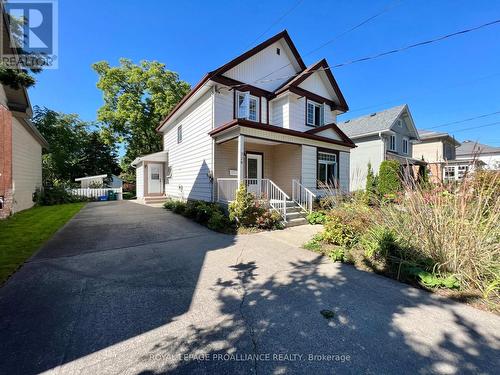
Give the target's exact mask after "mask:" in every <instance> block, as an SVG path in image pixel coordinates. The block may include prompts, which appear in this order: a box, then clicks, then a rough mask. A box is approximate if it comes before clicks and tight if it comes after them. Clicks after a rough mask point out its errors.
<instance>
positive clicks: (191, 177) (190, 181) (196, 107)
mask: <svg viewBox="0 0 500 375" xmlns="http://www.w3.org/2000/svg"><path fill="white" fill-rule="evenodd" d="M181 122H182V132H183V141H182V143H180V144H177V132H176V131H172V130H175V129H176V125H177V124H179V123H181ZM210 130H212V96H211V92H207V93H206V94H205V95H203V96H202V97H201V98H200V99H198V100H197V101H196V102H195V103H194V104H193V105H192V106H191V107H190V108H188V109H187V110H185V112H184V113H183V114H182V115H181V116H180V117H179V119H178V120H177V123H174V124H173V125H171V126H169V127H168V128H167V133H166V134H165V135H164V150H168V152H169V167H170V168H171V174H172V176H171V177H170V178H169V179H168V184H166V185H165V193H166V194H167V196H171V197H175V198H180V199H201V200H206V201H210V200H211V198H212V186H211V182H210V179H209V176H208V174H209V173H210V171H211V170H212V165H211V164H212V138H211V137H210V136H209V135H208V132H210Z"/></svg>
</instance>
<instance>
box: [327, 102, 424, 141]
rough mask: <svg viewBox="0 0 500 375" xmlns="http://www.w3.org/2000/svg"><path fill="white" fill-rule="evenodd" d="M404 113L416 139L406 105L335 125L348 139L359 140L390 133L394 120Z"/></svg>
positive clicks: (415, 130) (415, 131)
mask: <svg viewBox="0 0 500 375" xmlns="http://www.w3.org/2000/svg"><path fill="white" fill-rule="evenodd" d="M405 112H406V113H407V114H408V117H409V120H410V121H409V122H410V125H411V126H412V127H413V128H414V133H415V135H416V138H417V139H418V138H419V137H418V131H417V129H416V128H415V125H414V123H413V119H412V118H411V114H410V110H409V109H408V106H407V105H406V104H402V105H399V106H397V107H393V108H389V109H386V110H384V111H381V112H375V113H372V114H370V115H366V116H361V117H358V118H355V119H351V120H347V121H344V122H340V123H338V124H337V125H338V127H339V128H340V130H342V131H343V132H344V133H345V134H346V135H347V136H348V137H349V138H359V137H363V136H366V135H370V134H377V133H379V132H387V131H391V130H392V126H393V125H394V124H395V122H396V120H397V119H398V118H399V117H400V116H401V115H402V114H403V113H405Z"/></svg>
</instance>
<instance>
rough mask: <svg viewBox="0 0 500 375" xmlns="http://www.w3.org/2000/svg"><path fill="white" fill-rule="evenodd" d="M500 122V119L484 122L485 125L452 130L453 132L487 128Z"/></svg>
mask: <svg viewBox="0 0 500 375" xmlns="http://www.w3.org/2000/svg"><path fill="white" fill-rule="evenodd" d="M498 124H500V121H497V122H491V123H489V124H484V125H478V126H471V127H470V128H465V129H458V130H453V131H452V132H453V133H459V132H463V131H466V130H473V129H479V128H486V127H488V126H494V125H498Z"/></svg>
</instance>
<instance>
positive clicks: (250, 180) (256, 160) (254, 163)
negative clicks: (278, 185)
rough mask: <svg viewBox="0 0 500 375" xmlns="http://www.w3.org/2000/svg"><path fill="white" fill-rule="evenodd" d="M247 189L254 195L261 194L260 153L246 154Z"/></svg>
mask: <svg viewBox="0 0 500 375" xmlns="http://www.w3.org/2000/svg"><path fill="white" fill-rule="evenodd" d="M246 181H247V190H248V192H249V193H252V194H255V195H256V196H261V195H262V188H263V186H262V155H260V154H247V180H246Z"/></svg>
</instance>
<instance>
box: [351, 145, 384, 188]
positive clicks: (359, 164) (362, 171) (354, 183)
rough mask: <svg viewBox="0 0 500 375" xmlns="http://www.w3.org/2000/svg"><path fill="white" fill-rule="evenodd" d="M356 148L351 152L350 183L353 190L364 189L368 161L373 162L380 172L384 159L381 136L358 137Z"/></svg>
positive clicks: (376, 169)
mask: <svg viewBox="0 0 500 375" xmlns="http://www.w3.org/2000/svg"><path fill="white" fill-rule="evenodd" d="M355 143H356V146H357V147H356V148H353V149H351V152H350V171H349V173H350V178H349V180H350V183H349V188H350V190H351V191H356V190H360V189H364V188H365V185H366V174H367V171H368V163H371V165H372V169H373V171H374V173H375V174H377V173H378V169H379V167H380V163H382V160H383V151H384V143H383V141H382V140H381V139H380V138H378V137H377V138H368V139H363V140H360V139H356V140H355Z"/></svg>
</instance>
